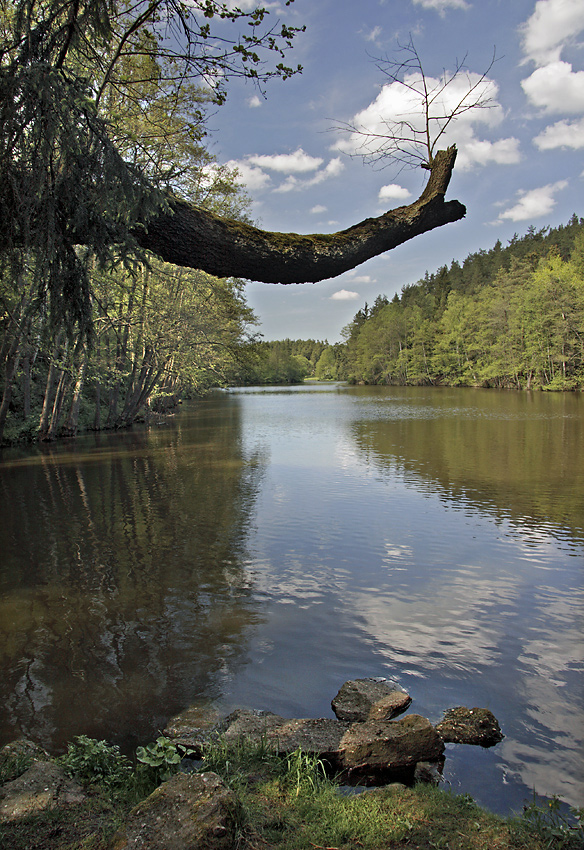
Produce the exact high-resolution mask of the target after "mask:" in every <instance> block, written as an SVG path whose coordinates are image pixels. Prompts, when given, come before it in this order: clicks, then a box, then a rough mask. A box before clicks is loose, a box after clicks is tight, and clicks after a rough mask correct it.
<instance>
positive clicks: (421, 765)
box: [0, 679, 503, 850]
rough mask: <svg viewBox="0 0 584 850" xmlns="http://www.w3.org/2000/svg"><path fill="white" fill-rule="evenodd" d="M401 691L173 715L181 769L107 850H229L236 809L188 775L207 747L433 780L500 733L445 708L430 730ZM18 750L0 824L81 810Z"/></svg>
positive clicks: (384, 687) (43, 767) (376, 778)
mask: <svg viewBox="0 0 584 850" xmlns="http://www.w3.org/2000/svg"><path fill="white" fill-rule="evenodd" d="M411 703H412V700H411V697H410V696H409V694H407V693H406V692H405V691H404V690H403V688H401V687H400V686H399V685H397V684H396V683H394V682H392V681H390V680H387V679H355V680H351V681H348V682H345V684H344V685H343V686H342V687H341V689H340V690H339V692H338V693H337V695H336V696H335V697H334V699H333V700H332V703H331V705H332V709H333V712H334V714H335V718H336V719H332V718H316V719H314V718H300V719H298V718H296V719H294V718H284V717H280V716H279V715H276V714H273V713H271V712H268V711H261V710H250V709H237V710H236V711H234V712H232V713H230V714H229V715H227V716H226V717H219V716H218V714H217V712H216V711H215V710H214V709H201V708H200V707H196V706H194V707H192V708H190V709H187V710H186V711H184V712H183V713H181V714H180V715H178V716H177V717H175V718H173V719H172V720H171V721H170V722H169V723H168V725H167V727H166V729H165V730H164V735H165V737H166V738H168V739H170V740H171V741H173V742H174V743H175V744H176V745H177V746H178V745H180V746H181V747H184V748H185V749H186V750H187V752H188V758H186V759H184V760H183V764H182V765H181V767H182V770H181V772H179V773H177V774H176V775H175V776H173V777H172V778H170V779H169V780H167V781H166V782H164V783H162V785H160V787H159V788H157V789H156V791H154V793H153V794H151V795H150V796H149V797H148V798H147V799H145V800H144V801H142V802H141V803H140V804H138V805H137V806H136V807H135V808H134V809H133V810H132V811H131V812H130V813H129V815H128V817H127V818H126V821H125V823H124V825H123V826H122V827H121V828H120V829H119V830H118V831H117V833H116V835H115V836H114V839H113V841H112V843H111V850H130V848H132V850H140V848H143V850H146V848H148V850H162V848H165V850H174V848H176V850H179V848H180V850H203V848H204V850H227V848H229V847H231V846H232V844H231V840H232V835H233V817H234V812H235V811H236V809H237V805H236V800H235V798H234V795H233V793H232V791H231V790H230V789H229V788H227V787H226V785H225V784H224V783H223V781H222V780H221V779H220V778H219V777H218V776H217V775H216V774H214V773H211V772H207V773H200V772H199V773H195V772H192V771H193V767H197V764H196V760H197V759H200V758H201V757H202V756H203V754H204V749H205V745H206V744H208V743H209V742H211V741H217V740H223V741H225V742H227V743H229V742H233V743H236V742H238V741H241V740H242V739H245V740H247V741H251V742H254V743H258V744H259V743H262V745H263V746H264V747H266V748H267V749H268V750H270V751H273V752H274V753H277V754H278V755H280V756H282V757H286V756H288V755H290V754H291V753H294V752H296V751H298V750H301V751H302V752H303V753H305V754H310V755H313V756H315V757H317V758H318V759H319V760H321V761H322V763H323V764H324V766H325V767H326V770H327V772H329V773H330V774H331V775H334V776H335V777H336V778H337V781H338V782H339V783H340V784H345V785H351V786H356V785H363V786H387V785H391V784H395V783H401V784H406V785H407V784H413V783H415V782H420V781H421V782H428V781H430V782H437V781H439V778H440V774H441V772H442V767H443V765H444V751H445V743H447V742H455V743H462V744H471V745H478V746H482V747H490V746H493V745H494V744H496V743H497V742H498V741H500V740H502V738H503V734H502V732H501V729H500V727H499V724H498V722H497V720H496V718H495V717H494V716H493V714H492V713H491V712H490V711H489V710H488V709H485V708H470V709H469V708H466V707H462V706H459V707H455V708H452V709H449V711H447V712H446V713H445V715H444V717H443V718H442V720H441V721H440V722H439V723H437V724H436V725H435V726H434V725H432V724H431V723H430V721H429V720H428V719H426V718H424V717H421V716H420V715H418V714H405V712H406V711H407V710H408V709H409V707H410V705H411ZM19 749H20V751H21V752H23V753H24V754H25V755H28V756H29V757H30V759H31V760H32V765H31V766H30V767H29V768H28V770H26V771H25V772H24V773H23V774H22V775H21V776H19V777H18V778H16V779H14V780H12V781H10V782H7V783H6V784H4V785H3V786H2V787H0V824H1V823H2V822H6V821H11V820H14V819H17V818H22V817H25V816H27V815H29V814H34V813H39V812H42V811H44V810H48V809H52V808H61V809H62V808H64V807H67V806H74V805H78V804H79V803H80V802H82V801H83V798H84V790H83V789H82V787H81V786H79V785H78V784H77V783H76V782H75V781H74V780H72V779H70V778H69V777H67V776H66V775H65V773H64V772H63V771H62V769H61V768H60V767H59V766H58V765H57V764H55V763H54V762H52V761H50V760H49V759H48V757H47V756H46V754H45V753H43V751H42V750H40V749H39V748H37V747H35V746H34V745H33V744H30V743H28V742H16V743H14V744H9V745H7V746H6V747H4V749H3V750H2V751H0V762H1V761H2V759H6V758H14V756H15V754H16V755H18V753H19Z"/></svg>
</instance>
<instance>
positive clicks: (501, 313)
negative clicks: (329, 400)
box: [339, 215, 584, 390]
mask: <svg viewBox="0 0 584 850" xmlns="http://www.w3.org/2000/svg"><path fill="white" fill-rule="evenodd" d="M583 258H584V219H582V218H580V219H579V218H578V217H577V216H576V215H574V216H573V217H572V218H571V220H570V221H569V222H568V224H567V225H564V226H560V227H558V228H555V229H549V228H543V229H541V230H536V229H535V228H533V227H531V228H529V229H528V231H527V233H526V234H525V236H523V237H522V238H520V237H518V236H517V235H515V236H514V237H513V239H512V240H511V241H510V243H509V244H508V245H507V246H506V247H503V246H502V245H501V242H497V243H496V244H495V246H494V247H493V248H492V249H491V250H490V251H479V252H476V253H474V254H470V255H469V256H468V257H467V258H466V259H465V260H464V262H463V263H462V264H460V263H459V262H457V261H453V262H452V264H451V265H450V267H447V266H443V267H442V268H440V269H438V271H436V272H435V273H433V274H428V273H426V275H425V277H424V279H423V280H420V281H418V283H416V284H412V285H408V286H405V287H404V288H403V289H402V292H401V295H396V296H395V297H394V298H393V299H392V301H391V302H388V299H387V298H386V297H385V296H379V297H378V298H377V299H376V301H375V304H374V306H373V308H369V307H368V305H367V304H365V307H364V308H363V309H362V310H359V311H358V312H357V314H356V315H355V317H354V319H353V321H352V322H351V323H350V324H349V325H347V327H346V328H345V329H344V331H343V334H344V337H345V340H346V343H345V351H344V365H343V368H342V369H341V371H340V372H339V377H342V378H345V379H347V380H349V381H351V382H354V383H357V382H362V383H367V384H408V385H421V384H448V385H454V386H483V387H509V388H516V389H523V388H525V389H536V388H541V389H547V390H573V389H580V388H583V387H584V259H583Z"/></svg>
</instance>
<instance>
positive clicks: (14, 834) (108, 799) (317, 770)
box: [0, 737, 584, 850]
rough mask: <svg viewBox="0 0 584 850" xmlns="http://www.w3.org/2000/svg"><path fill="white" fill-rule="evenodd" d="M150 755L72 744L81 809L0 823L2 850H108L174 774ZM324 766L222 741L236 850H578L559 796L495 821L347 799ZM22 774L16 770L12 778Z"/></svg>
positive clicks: (418, 795) (370, 797)
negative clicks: (135, 756)
mask: <svg viewBox="0 0 584 850" xmlns="http://www.w3.org/2000/svg"><path fill="white" fill-rule="evenodd" d="M149 752H150V755H152V753H154V754H155V755H156V760H158V758H159V757H160V755H161V754H162V753H165V754H166V755H165V759H166V761H165V763H164V764H162V768H163V769H164V770H160V769H159V768H160V767H161V765H160V764H156V765H154V766H153V765H151V764H149V763H148V762H147V761H146V762H138V763H137V764H136V765H134V764H131V767H130V763H129V762H128V760H127V759H125V758H124V757H123V756H121V755H120V754H119V752H118V751H117V750H116V748H113V747H109V746H108V745H107V744H105V742H103V741H101V742H100V741H92V739H89V738H83V737H81V738H79V739H77V741H76V742H75V744H73V745H71V746H70V748H69V750H68V753H67V754H66V756H64V757H62V758H61V759H60V762H61V764H63V765H64V766H65V767H66V769H67V770H68V771H69V772H70V773H72V774H73V775H75V776H76V778H77V779H78V780H80V781H82V782H83V784H84V786H85V788H86V791H87V799H86V801H85V802H84V803H83V804H80V805H78V806H75V807H71V808H69V809H65V810H53V811H49V812H46V813H42V814H38V815H35V816H30V817H27V818H23V819H21V820H19V821H13V822H9V823H4V824H0V848H11V850H106V848H108V845H109V841H110V839H111V836H112V835H113V833H114V832H115V830H116V829H117V828H118V827H119V825H120V824H121V823H122V822H123V820H124V817H125V816H126V814H127V813H128V811H129V810H130V808H131V807H132V805H133V804H135V803H136V802H138V800H139V799H143V798H144V797H145V796H147V794H148V793H150V791H151V790H152V789H153V787H154V786H155V785H156V783H157V782H158V781H159V780H160V778H161V776H162V773H164V774H165V775H166V772H167V771H168V772H172V770H176V768H177V764H176V758H175V756H176V749H174V750H173V746H172V745H171V742H168V741H166V739H158V742H157V746H156V748H155V749H152V750H151V751H149ZM143 757H144V753H143ZM151 760H152V759H151ZM20 767H22V765H20ZM153 767H155V768H156V770H153ZM324 767H325V766H324V765H323V763H322V762H321V761H320V760H319V759H317V758H315V757H313V756H311V755H310V754H307V753H304V752H303V751H302V750H297V751H296V752H294V753H292V754H290V755H288V756H287V757H281V756H279V755H278V754H277V753H274V752H273V751H272V750H270V749H269V748H268V746H267V745H266V743H265V742H260V743H259V744H254V743H251V742H250V741H247V740H240V741H237V742H226V741H225V740H224V739H219V740H217V741H214V742H213V743H210V744H209V745H208V746H207V747H206V749H205V752H204V760H203V766H202V767H201V768H200V769H201V770H205V771H207V770H213V771H214V772H216V773H218V774H219V775H220V776H222V778H223V780H224V781H225V782H226V784H227V785H229V787H230V788H231V789H232V790H233V791H234V793H235V794H236V796H237V799H238V801H239V804H238V838H237V842H236V844H237V848H234V850H270V848H274V850H315V848H316V850H398V849H399V848H404V850H405V848H408V850H432V848H436V850H581V848H584V830H583V828H582V820H581V817H582V814H583V812H582V810H580V811H579V812H575V813H574V814H575V815H576V820H575V821H574V822H568V821H567V819H566V818H565V816H564V815H563V814H562V807H561V806H560V803H559V801H558V800H557V799H555V798H553V799H552V800H551V801H548V802H547V803H546V804H545V805H543V806H541V805H538V804H537V802H536V800H535V799H534V800H533V801H532V802H530V803H529V804H527V805H526V807H525V810H524V812H523V814H522V815H521V816H517V817H514V818H501V817H499V816H497V815H494V814H492V813H490V812H487V811H485V810H484V809H481V808H480V807H479V806H478V805H477V804H476V803H475V802H474V801H473V800H472V798H470V797H469V796H468V795H461V796H456V795H455V794H453V793H451V792H449V791H446V790H443V789H441V788H436V787H433V786H430V785H418V786H415V787H414V788H405V787H404V786H401V785H393V786H389V787H387V788H378V789H372V790H368V791H366V792H364V793H361V794H355V795H351V796H343V795H341V794H339V791H338V788H337V786H336V785H335V783H334V781H331V780H330V779H328V778H327V777H326V774H325V769H324ZM18 769H19V767H18V766H14V767H13V769H12V773H14V772H15V771H17V770H18ZM578 817H580V820H578Z"/></svg>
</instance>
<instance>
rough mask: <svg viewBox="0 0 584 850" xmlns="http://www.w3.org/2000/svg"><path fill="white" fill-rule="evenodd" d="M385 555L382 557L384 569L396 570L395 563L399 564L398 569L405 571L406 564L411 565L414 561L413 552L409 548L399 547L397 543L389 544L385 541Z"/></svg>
mask: <svg viewBox="0 0 584 850" xmlns="http://www.w3.org/2000/svg"><path fill="white" fill-rule="evenodd" d="M384 549H385V555H384V557H383V561H382V563H383V566H384V567H393V568H394V569H395V568H396V563H395V562H396V561H397V562H398V564H399V567H398V569H402V570H405V569H406V566H407V564H411V563H413V560H414V550H413V549H412V547H411V546H400V545H399V544H397V543H390V542H389V541H386V542H385V543H384Z"/></svg>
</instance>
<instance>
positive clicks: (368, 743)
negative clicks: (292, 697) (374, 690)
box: [340, 714, 444, 785]
mask: <svg viewBox="0 0 584 850" xmlns="http://www.w3.org/2000/svg"><path fill="white" fill-rule="evenodd" d="M443 752H444V742H443V741H442V738H441V737H440V735H439V734H438V733H437V732H436V730H435V729H434V727H433V726H432V724H431V723H430V721H429V720H427V719H426V718H425V717H420V716H419V715H417V714H411V715H409V716H408V717H404V718H402V719H401V720H389V721H377V720H367V721H365V722H364V723H354V724H353V725H352V726H351V727H350V728H349V729H348V730H347V732H346V733H345V734H344V735H343V738H342V741H341V753H340V756H341V758H340V761H341V766H342V768H343V771H344V772H345V775H346V781H347V782H349V783H357V782H360V783H364V784H368V785H374V784H382V783H386V782H391V781H394V780H396V779H401V778H404V779H405V780H406V781H411V780H413V776H414V770H415V767H416V764H417V763H418V762H420V761H438V760H440V759H441V758H442V754H443Z"/></svg>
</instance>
